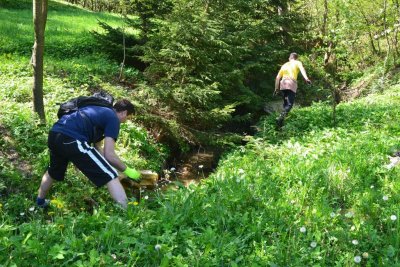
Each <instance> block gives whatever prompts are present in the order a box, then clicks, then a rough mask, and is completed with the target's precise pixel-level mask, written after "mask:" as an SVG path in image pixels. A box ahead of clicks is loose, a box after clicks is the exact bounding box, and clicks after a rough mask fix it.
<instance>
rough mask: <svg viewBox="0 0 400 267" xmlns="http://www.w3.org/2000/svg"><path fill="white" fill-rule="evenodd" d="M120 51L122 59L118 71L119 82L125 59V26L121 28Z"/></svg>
mask: <svg viewBox="0 0 400 267" xmlns="http://www.w3.org/2000/svg"><path fill="white" fill-rule="evenodd" d="M122 49H123V52H124V56H123V58H122V62H121V69H120V71H119V81H121V79H122V75H123V73H124V67H125V58H126V45H125V26H124V27H123V28H122Z"/></svg>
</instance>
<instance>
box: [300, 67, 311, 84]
mask: <svg viewBox="0 0 400 267" xmlns="http://www.w3.org/2000/svg"><path fill="white" fill-rule="evenodd" d="M299 68H300V72H301V75H303V78H304V80H306V81H307V82H309V81H310V79H308V76H307V73H306V70H305V69H304V67H303V64H300V66H299Z"/></svg>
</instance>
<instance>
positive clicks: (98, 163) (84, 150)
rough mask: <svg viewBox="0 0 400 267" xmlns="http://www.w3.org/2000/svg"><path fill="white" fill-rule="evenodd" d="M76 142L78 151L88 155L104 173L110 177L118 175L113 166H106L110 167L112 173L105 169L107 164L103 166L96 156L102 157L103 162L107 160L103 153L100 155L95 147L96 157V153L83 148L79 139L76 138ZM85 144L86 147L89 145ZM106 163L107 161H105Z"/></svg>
mask: <svg viewBox="0 0 400 267" xmlns="http://www.w3.org/2000/svg"><path fill="white" fill-rule="evenodd" d="M76 142H77V144H78V149H79V151H80V152H82V153H85V154H88V155H89V157H90V158H91V159H92V160H93V161H94V162H95V163H96V164H97V166H99V167H100V168H101V169H102V170H103V171H104V172H105V173H107V174H108V175H109V176H110V177H111V178H112V179H114V178H115V177H117V176H118V172H117V171H116V170H115V169H114V167H112V166H111V165H110V164H108V167H109V168H111V170H113V171H114V173H112V172H111V171H110V170H108V169H107V166H105V165H104V164H103V163H102V162H101V161H100V160H99V159H98V158H97V157H101V158H103V159H104V161H105V162H107V160H106V159H105V158H104V157H103V155H101V154H100V153H99V152H98V151H97V150H96V149H94V150H95V151H96V152H97V157H96V155H95V154H94V153H93V151H92V150H90V149H85V148H83V146H82V142H81V141H79V140H76ZM85 145H86V146H87V147H90V146H89V145H88V144H87V143H86V142H85ZM107 163H108V162H107Z"/></svg>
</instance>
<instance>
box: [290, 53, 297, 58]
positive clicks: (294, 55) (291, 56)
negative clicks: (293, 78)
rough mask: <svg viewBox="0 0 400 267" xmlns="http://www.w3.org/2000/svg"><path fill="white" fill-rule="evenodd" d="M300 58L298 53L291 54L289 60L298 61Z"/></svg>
mask: <svg viewBox="0 0 400 267" xmlns="http://www.w3.org/2000/svg"><path fill="white" fill-rule="evenodd" d="M298 57H299V55H297V53H290V56H289V59H292V58H293V59H297V58H298Z"/></svg>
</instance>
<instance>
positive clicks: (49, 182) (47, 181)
mask: <svg viewBox="0 0 400 267" xmlns="http://www.w3.org/2000/svg"><path fill="white" fill-rule="evenodd" d="M53 183H54V180H53V178H51V176H50V175H49V172H48V171H46V172H45V173H44V175H43V177H42V182H41V183H40V187H39V192H38V197H39V198H43V199H44V198H46V195H47V193H48V192H49V190H50V188H51V187H52V186H53Z"/></svg>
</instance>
